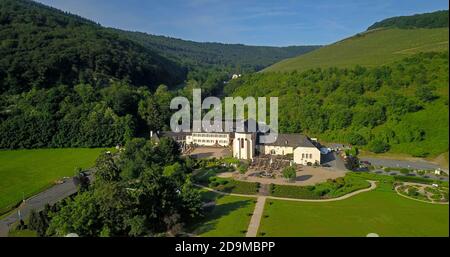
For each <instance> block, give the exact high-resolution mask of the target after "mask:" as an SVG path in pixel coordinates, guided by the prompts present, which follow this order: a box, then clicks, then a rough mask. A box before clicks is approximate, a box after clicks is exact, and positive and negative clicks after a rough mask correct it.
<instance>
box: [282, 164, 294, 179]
mask: <svg viewBox="0 0 450 257" xmlns="http://www.w3.org/2000/svg"><path fill="white" fill-rule="evenodd" d="M283 177H284V178H285V179H287V180H294V179H295V178H296V177H297V172H296V170H295V168H294V167H293V166H289V167H286V168H284V169H283Z"/></svg>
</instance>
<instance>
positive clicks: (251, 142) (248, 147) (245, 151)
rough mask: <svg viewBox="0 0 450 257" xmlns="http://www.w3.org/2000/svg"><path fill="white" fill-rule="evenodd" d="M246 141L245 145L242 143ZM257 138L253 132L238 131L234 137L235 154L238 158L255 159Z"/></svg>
mask: <svg viewBox="0 0 450 257" xmlns="http://www.w3.org/2000/svg"><path fill="white" fill-rule="evenodd" d="M242 142H243V143H244V144H243V145H242V144H241V143H242ZM254 155H255V139H254V136H253V134H245V133H242V134H241V133H236V134H235V135H234V139H233V156H234V157H235V158H238V159H244V160H248V159H253V156H254Z"/></svg>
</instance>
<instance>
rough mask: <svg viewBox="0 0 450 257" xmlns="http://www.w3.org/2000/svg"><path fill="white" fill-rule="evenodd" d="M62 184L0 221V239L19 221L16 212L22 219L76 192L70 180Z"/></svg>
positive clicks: (38, 195) (26, 201) (30, 199)
mask: <svg viewBox="0 0 450 257" xmlns="http://www.w3.org/2000/svg"><path fill="white" fill-rule="evenodd" d="M63 181H64V183H62V184H58V185H55V186H53V187H51V188H49V189H47V190H45V191H43V192H41V193H39V194H37V195H35V196H33V197H31V198H29V199H27V200H25V204H22V205H21V206H20V207H19V208H18V209H17V210H16V211H14V212H13V213H11V214H10V215H9V216H7V217H5V218H3V219H2V220H0V237H6V236H8V231H9V229H10V226H11V225H12V224H14V223H16V222H17V221H19V214H18V210H20V213H21V216H22V218H25V217H27V216H28V215H29V214H30V211H31V210H33V209H34V210H42V209H43V208H44V207H45V205H46V204H54V203H56V202H58V201H60V200H62V199H64V198H66V197H68V196H70V195H72V194H74V193H75V192H76V191H77V188H76V186H75V184H74V183H73V180H72V178H67V179H64V180H63Z"/></svg>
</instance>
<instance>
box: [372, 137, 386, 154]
mask: <svg viewBox="0 0 450 257" xmlns="http://www.w3.org/2000/svg"><path fill="white" fill-rule="evenodd" d="M368 148H369V150H370V151H372V152H374V153H384V152H386V151H388V150H389V144H388V143H386V142H384V141H383V140H382V139H377V138H376V139H374V140H372V141H370V142H369V145H368Z"/></svg>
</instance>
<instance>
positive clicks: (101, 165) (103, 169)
mask: <svg viewBox="0 0 450 257" xmlns="http://www.w3.org/2000/svg"><path fill="white" fill-rule="evenodd" d="M95 168H96V170H97V171H96V172H95V177H96V179H97V181H105V182H114V181H119V180H121V177H120V172H121V170H120V168H119V166H118V165H117V163H116V160H115V159H114V156H113V155H112V154H111V153H108V152H105V153H102V154H100V156H99V157H98V158H97V160H96V161H95Z"/></svg>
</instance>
